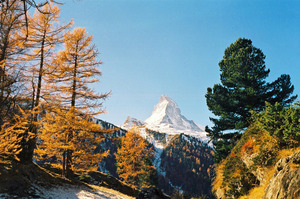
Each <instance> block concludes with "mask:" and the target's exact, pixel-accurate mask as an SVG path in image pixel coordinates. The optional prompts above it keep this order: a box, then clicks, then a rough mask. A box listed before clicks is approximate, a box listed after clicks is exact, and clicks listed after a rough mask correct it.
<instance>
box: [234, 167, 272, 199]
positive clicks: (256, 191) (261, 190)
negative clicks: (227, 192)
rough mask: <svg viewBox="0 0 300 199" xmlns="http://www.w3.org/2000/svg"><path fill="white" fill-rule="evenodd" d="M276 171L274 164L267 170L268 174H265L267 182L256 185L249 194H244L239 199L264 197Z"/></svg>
mask: <svg viewBox="0 0 300 199" xmlns="http://www.w3.org/2000/svg"><path fill="white" fill-rule="evenodd" d="M274 173H275V169H274V166H272V167H270V168H269V169H268V170H267V172H266V176H265V179H266V183H264V184H261V185H260V186H258V187H254V188H253V189H251V190H250V192H249V194H248V195H246V196H242V197H240V198H239V199H259V198H263V196H264V195H265V189H266V188H267V186H268V184H269V181H270V180H271V178H272V177H273V176H274Z"/></svg>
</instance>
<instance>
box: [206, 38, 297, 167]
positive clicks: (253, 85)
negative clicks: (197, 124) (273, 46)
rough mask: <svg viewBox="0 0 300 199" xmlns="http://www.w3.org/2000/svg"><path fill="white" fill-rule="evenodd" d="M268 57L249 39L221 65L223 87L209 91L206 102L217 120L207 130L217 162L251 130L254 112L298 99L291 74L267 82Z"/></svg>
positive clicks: (237, 43)
mask: <svg viewBox="0 0 300 199" xmlns="http://www.w3.org/2000/svg"><path fill="white" fill-rule="evenodd" d="M264 60H265V55H264V54H263V52H262V51H261V50H260V49H258V48H256V47H255V46H253V45H252V41H251V40H249V39H241V38H239V39H238V40H236V41H235V43H233V44H231V45H230V46H229V47H228V48H227V49H226V50H225V53H224V56H223V59H222V60H221V61H220V62H219V67H220V71H221V75H220V79H221V84H215V85H214V86H213V88H210V87H209V88H208V89H207V94H206V95H205V97H206V102H207V106H208V108H209V110H210V111H212V113H213V114H214V115H216V116H217V118H210V120H211V121H212V122H213V124H214V126H213V127H212V129H209V128H208V127H207V128H206V131H207V132H208V133H209V136H210V138H211V140H212V142H213V145H214V148H215V152H216V154H215V159H216V161H220V160H221V159H223V158H224V157H226V156H227V155H228V154H229V152H230V150H231V149H232V147H233V146H234V145H235V143H236V142H237V140H238V139H239V138H240V136H241V132H243V130H244V129H245V128H246V127H248V125H249V118H250V116H251V114H250V110H253V111H256V112H259V111H262V110H263V108H264V106H265V102H270V103H272V104H274V103H275V102H279V103H281V104H282V105H283V106H285V105H289V104H291V103H292V102H293V101H294V100H295V99H296V98H297V96H291V95H292V93H293V90H294V86H293V85H291V82H290V76H289V75H281V76H280V77H279V78H278V79H277V80H275V81H274V82H271V83H267V82H266V81H265V79H266V78H267V77H268V75H269V73H270V69H266V66H265V61H264Z"/></svg>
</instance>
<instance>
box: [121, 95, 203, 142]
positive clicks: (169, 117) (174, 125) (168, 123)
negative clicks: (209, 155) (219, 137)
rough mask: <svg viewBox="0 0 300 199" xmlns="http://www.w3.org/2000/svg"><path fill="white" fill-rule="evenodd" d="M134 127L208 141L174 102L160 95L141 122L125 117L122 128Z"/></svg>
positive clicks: (199, 128) (199, 127) (201, 129)
mask: <svg viewBox="0 0 300 199" xmlns="http://www.w3.org/2000/svg"><path fill="white" fill-rule="evenodd" d="M134 126H141V127H142V128H147V129H151V130H154V131H158V132H161V133H166V134H167V135H176V134H181V133H183V134H186V135H190V136H193V137H196V138H199V139H201V140H202V141H204V142H207V141H208V137H207V135H206V132H205V131H204V129H203V127H201V126H200V125H198V124H196V123H195V122H194V121H193V120H188V119H186V118H185V117H184V116H183V115H182V114H181V111H180V109H179V107H178V105H177V104H176V102H175V101H174V100H172V99H171V98H170V97H168V96H166V95H162V96H161V97H160V99H159V102H158V104H157V105H155V106H154V109H153V111H152V114H151V116H150V117H149V118H147V119H146V120H145V122H142V121H140V120H138V119H135V118H131V117H127V119H126V121H125V123H124V124H123V126H122V128H125V129H129V128H131V127H134Z"/></svg>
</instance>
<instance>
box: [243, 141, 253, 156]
mask: <svg viewBox="0 0 300 199" xmlns="http://www.w3.org/2000/svg"><path fill="white" fill-rule="evenodd" d="M253 146H254V140H253V139H250V140H248V141H247V142H246V143H245V144H244V145H243V146H242V147H241V153H242V154H244V153H249V154H250V155H251V154H252V153H253Z"/></svg>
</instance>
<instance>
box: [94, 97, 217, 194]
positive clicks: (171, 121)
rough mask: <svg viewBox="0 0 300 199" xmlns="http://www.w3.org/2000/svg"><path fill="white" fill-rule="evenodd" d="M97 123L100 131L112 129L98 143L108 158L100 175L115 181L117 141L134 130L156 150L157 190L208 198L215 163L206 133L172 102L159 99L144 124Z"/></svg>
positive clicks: (130, 118) (133, 119) (165, 98)
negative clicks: (110, 132) (106, 151)
mask: <svg viewBox="0 0 300 199" xmlns="http://www.w3.org/2000/svg"><path fill="white" fill-rule="evenodd" d="M98 122H99V123H101V125H102V126H103V127H107V128H113V129H115V130H114V133H112V134H108V135H107V136H106V138H105V140H104V141H103V142H102V143H101V148H102V150H106V149H109V150H110V156H109V157H107V158H105V159H104V160H103V161H102V162H101V163H100V167H99V168H100V171H102V172H105V173H109V174H111V175H113V176H115V177H118V176H117V174H116V167H115V165H114V164H115V156H114V153H115V152H116V151H117V144H118V140H117V138H118V137H120V136H123V135H124V134H126V132H127V130H128V129H130V128H132V127H135V128H136V129H138V131H139V133H140V135H141V136H142V137H143V138H145V140H146V141H147V142H149V143H150V144H152V145H153V147H154V149H155V152H156V154H155V157H154V159H153V160H152V162H153V165H155V167H156V169H157V171H158V183H159V184H158V188H160V189H162V190H163V191H164V192H166V193H167V194H170V195H172V194H173V193H174V192H176V191H180V192H183V193H185V194H188V195H193V196H198V195H210V194H211V179H212V175H213V164H214V162H213V158H212V153H213V151H212V148H211V147H210V146H208V144H207V140H208V138H207V136H206V132H205V131H204V130H203V129H202V127H201V126H200V125H197V124H196V123H195V122H193V121H191V120H188V119H186V118H185V117H184V116H182V115H181V111H180V109H179V107H178V106H177V104H176V103H175V102H174V101H173V100H172V99H171V98H169V97H167V96H162V97H161V98H160V100H159V103H158V104H157V105H156V106H155V108H154V110H153V112H152V115H151V116H150V117H149V118H148V119H147V120H145V121H140V120H138V119H135V118H132V117H127V119H126V121H125V123H124V125H123V126H122V127H121V128H119V129H118V128H116V126H114V125H111V124H108V123H107V122H104V121H100V120H99V121H98Z"/></svg>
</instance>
